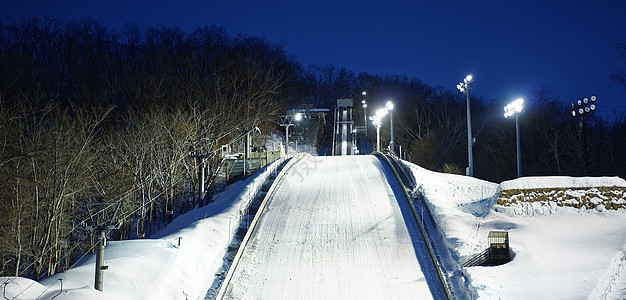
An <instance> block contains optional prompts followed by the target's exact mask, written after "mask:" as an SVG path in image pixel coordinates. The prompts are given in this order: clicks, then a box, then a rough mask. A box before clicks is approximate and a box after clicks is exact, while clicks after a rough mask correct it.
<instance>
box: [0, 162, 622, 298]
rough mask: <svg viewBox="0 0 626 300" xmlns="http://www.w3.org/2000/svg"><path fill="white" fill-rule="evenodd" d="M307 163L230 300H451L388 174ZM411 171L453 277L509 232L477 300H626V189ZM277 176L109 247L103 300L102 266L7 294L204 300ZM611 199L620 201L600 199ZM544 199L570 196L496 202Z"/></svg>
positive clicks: (600, 181)
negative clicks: (248, 213) (266, 185)
mask: <svg viewBox="0 0 626 300" xmlns="http://www.w3.org/2000/svg"><path fill="white" fill-rule="evenodd" d="M305 157H306V158H304V159H300V160H299V161H298V162H296V161H295V160H294V159H292V160H291V161H290V162H289V163H288V166H287V167H286V168H289V166H291V165H292V164H293V167H292V168H291V169H289V170H287V171H286V173H287V174H286V175H285V177H284V178H285V179H284V181H283V182H282V184H281V187H280V188H279V189H278V190H276V194H275V198H274V199H273V200H272V201H271V202H270V203H269V204H268V208H267V211H266V212H265V213H264V217H263V218H261V219H260V220H259V224H258V226H259V227H258V229H257V230H255V231H254V234H251V236H250V237H251V239H250V248H247V249H248V250H246V251H247V252H243V253H242V256H241V261H240V263H241V265H240V267H238V268H237V270H240V268H241V270H245V271H242V273H241V274H238V273H237V272H234V273H233V278H235V279H236V280H234V281H235V282H236V284H235V285H233V286H232V287H230V288H229V289H230V294H229V293H227V296H228V295H230V296H232V297H234V298H239V297H240V296H241V298H259V297H260V298H266V299H267V298H272V299H274V298H284V297H288V298H364V299H375V298H405V297H407V295H409V297H415V298H417V295H420V298H431V297H432V298H441V297H440V295H439V294H437V292H436V293H435V296H431V295H430V293H431V291H433V288H432V286H429V285H428V280H431V279H432V278H431V275H428V274H431V273H432V270H431V269H430V268H429V267H427V266H426V264H425V263H424V262H423V261H422V260H421V259H422V258H421V257H422V255H421V251H423V245H421V244H420V242H419V240H420V239H419V238H420V236H419V230H418V229H416V228H415V226H416V225H415V223H414V219H413V218H410V217H409V216H410V214H408V213H406V212H407V210H408V209H407V207H406V206H407V205H406V203H405V202H402V201H395V199H394V198H396V197H397V196H398V195H399V194H400V193H401V190H400V187H399V186H398V184H397V182H396V181H394V180H395V178H393V176H392V175H391V174H390V171H389V168H388V167H386V166H382V165H381V162H380V161H379V160H378V159H376V158H374V157H372V156H361V157H350V156H348V157H328V158H321V157H312V156H305ZM404 164H405V165H407V166H408V167H409V169H410V171H411V175H412V176H413V177H414V178H415V182H416V186H414V187H413V193H414V194H415V195H418V194H419V195H423V196H424V198H425V199H426V203H427V205H428V206H429V208H430V210H431V211H432V214H433V219H434V221H435V222H436V226H432V227H430V229H432V230H436V231H437V232H436V233H437V234H435V235H431V238H433V239H437V240H439V241H435V243H434V244H435V245H436V246H437V247H438V250H439V252H440V254H441V255H440V256H441V257H442V258H443V259H444V260H447V261H446V262H445V265H446V270H448V272H453V271H454V270H453V267H454V266H456V267H457V268H460V264H461V263H463V262H465V261H466V260H468V259H470V258H471V257H472V256H473V255H475V254H477V253H479V252H481V251H482V250H484V249H485V248H486V247H487V246H488V245H487V234H488V232H489V231H491V230H506V231H508V232H509V237H510V246H511V250H512V253H513V260H512V261H511V262H509V263H507V264H504V265H500V266H496V267H469V268H465V269H464V271H462V272H461V273H462V274H460V275H459V274H457V275H458V276H461V277H462V278H463V280H460V281H462V282H465V283H464V284H465V288H467V289H468V291H469V292H468V294H469V295H471V296H472V297H474V298H479V299H626V209H624V208H618V209H609V206H607V203H611V204H618V205H623V204H625V203H626V199H625V197H626V193H625V192H624V188H625V187H626V181H624V179H622V178H617V177H583V178H573V177H528V178H520V179H515V180H511V181H506V182H503V183H501V184H497V183H491V182H487V181H483V180H479V179H475V178H470V177H467V176H460V175H452V174H443V173H437V172H432V171H429V170H426V169H424V168H421V167H419V166H416V165H413V164H411V163H408V162H404ZM277 165H278V162H277V163H274V164H272V165H271V166H270V167H269V168H268V170H265V171H261V172H258V173H257V174H255V175H254V176H252V177H250V178H248V179H246V180H245V181H242V182H239V183H236V184H233V185H231V186H229V187H228V188H227V190H226V191H225V192H223V193H221V194H219V195H217V196H216V201H215V202H213V203H212V204H210V205H208V206H205V207H202V208H197V209H195V210H192V211H191V212H189V213H187V214H185V215H181V216H179V217H177V218H176V219H175V220H174V222H173V223H172V224H170V225H169V226H168V227H167V228H165V229H164V230H163V231H162V232H160V233H159V234H158V235H156V236H155V237H153V238H151V239H144V240H131V241H120V242H109V243H108V245H107V247H106V250H105V265H107V266H108V267H109V268H108V270H106V271H104V291H103V292H99V291H96V290H94V289H93V279H94V260H95V257H94V256H93V255H89V256H87V257H86V258H85V259H83V260H82V261H81V262H79V263H78V264H77V265H76V266H74V267H73V268H71V269H69V270H68V271H67V272H66V273H60V274H57V275H54V276H52V277H50V278H47V279H44V280H42V281H41V282H34V281H32V280H29V279H25V278H14V277H2V278H0V284H2V285H0V289H3V291H2V292H3V293H5V295H6V297H7V298H9V299H48V300H49V299H52V298H53V297H55V295H57V294H61V296H59V297H57V298H56V299H205V297H206V296H207V290H208V289H209V288H210V287H211V284H212V283H213V281H214V279H215V274H216V273H217V272H219V271H220V269H221V268H222V264H223V261H222V259H223V257H224V255H225V254H226V250H227V248H228V245H229V244H230V242H231V240H232V238H233V236H234V234H235V232H236V230H237V228H238V226H239V223H240V222H241V221H242V219H243V216H244V215H245V210H246V209H247V205H248V204H249V203H250V201H251V199H252V198H254V196H255V195H256V193H257V192H258V191H259V189H260V187H261V186H262V184H263V182H265V180H266V179H267V178H268V177H269V176H270V173H271V172H273V171H274V169H275V168H276V166H277ZM339 178H341V179H339ZM605 187H608V188H610V189H613V190H615V192H614V193H611V194H609V196H607V195H606V194H604V195H603V194H601V193H597V191H599V190H603V189H605ZM537 189H546V190H550V189H555V190H562V191H563V193H562V194H559V195H556V194H555V195H549V197H547V198H546V199H545V200H542V201H536V202H525V201H523V199H524V198H523V197H522V198H520V197H518V196H517V195H516V194H515V193H513V194H511V196H510V197H509V196H507V198H502V199H500V200H499V197H500V195H504V194H505V193H503V191H505V192H506V191H516V190H521V191H524V192H523V193H524V195H526V196H528V195H530V194H529V192H528V191H529V190H537ZM542 192H545V191H542ZM546 193H548V192H546ZM585 195H588V196H589V195H591V196H589V200H588V201H587V202H588V204H586V205H583V206H581V207H580V208H577V207H566V206H561V205H557V203H561V202H562V203H569V204H572V205H574V204H577V201H578V202H580V200H577V199H582V198H583V197H584V196H585ZM499 201H500V202H499ZM499 203H500V204H499ZM578 204H580V203H578ZM587 205H590V206H587ZM589 207H590V208H589ZM622 207H623V206H622ZM439 235H440V236H441V237H442V238H441V239H440V238H439ZM179 237H181V239H180V245H179ZM246 264H252V265H254V267H245V265H246ZM242 266H243V267H242ZM451 266H452V267H451ZM420 270H421V271H423V272H424V273H426V274H427V275H424V274H422V272H420ZM457 270H458V269H457ZM264 273H265V274H268V276H266V277H264V276H259V274H260V275H262V274H264ZM456 273H458V272H456ZM455 276H456V275H455ZM396 277H397V278H396ZM451 277H454V276H451ZM60 279H62V280H63V281H62V284H63V290H62V292H61V290H60V285H61V281H60ZM296 291H300V292H301V293H297V294H296ZM426 294H427V295H426ZM265 296H267V297H265Z"/></svg>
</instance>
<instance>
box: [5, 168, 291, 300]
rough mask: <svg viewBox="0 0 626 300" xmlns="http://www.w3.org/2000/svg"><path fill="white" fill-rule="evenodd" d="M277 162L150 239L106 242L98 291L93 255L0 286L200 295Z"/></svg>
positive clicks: (121, 295) (16, 294) (92, 295)
mask: <svg viewBox="0 0 626 300" xmlns="http://www.w3.org/2000/svg"><path fill="white" fill-rule="evenodd" d="M280 163H281V161H276V162H274V163H272V164H271V165H270V166H268V167H267V168H266V169H263V170H262V171H259V172H257V174H255V175H254V176H251V177H250V178H248V179H246V180H243V181H240V182H237V183H234V184H232V185H230V186H228V187H227V189H226V191H224V192H223V193H220V194H218V195H216V199H215V202H213V203H211V204H210V205H207V206H205V207H201V208H197V209H195V210H192V211H190V212H188V213H186V214H184V215H181V216H178V217H177V218H176V219H174V221H173V222H172V223H171V224H169V225H168V226H167V227H166V228H165V229H164V230H162V231H161V232H159V233H158V234H156V235H155V236H154V237H153V238H150V239H145V240H130V241H111V242H108V244H107V246H106V248H105V252H104V264H105V265H107V266H108V270H106V271H104V284H103V286H104V288H103V292H99V291H97V290H95V289H94V288H93V286H94V273H95V270H94V265H95V255H90V256H88V257H87V258H86V259H85V260H84V261H81V262H80V263H79V264H77V265H76V266H75V267H74V268H72V269H70V270H68V271H67V272H66V273H60V274H56V275H54V276H52V277H50V278H46V279H44V280H42V281H41V282H40V283H38V282H35V281H32V280H29V279H25V278H7V277H0V289H3V288H4V286H2V285H1V284H2V283H7V284H6V296H7V297H8V298H9V299H24V300H32V299H42V300H49V299H52V298H53V297H55V295H57V294H60V295H59V296H58V297H56V298H55V299H75V300H79V299H80V300H82V299H116V300H117V299H138V300H139V299H204V298H205V296H206V293H207V289H208V288H209V287H210V286H211V283H212V282H213V280H214V275H215V272H217V271H218V270H219V268H220V267H221V266H222V258H223V257H224V255H225V253H226V250H227V247H228V245H229V244H230V241H231V239H232V237H233V236H234V234H235V232H236V231H237V228H238V226H239V222H241V220H242V218H243V216H244V215H245V211H246V210H247V207H248V203H249V202H250V201H251V200H252V199H253V198H254V196H255V194H256V193H257V192H258V191H259V190H260V189H261V187H262V185H263V183H264V182H265V181H266V179H267V178H268V177H269V176H270V175H271V173H272V172H275V170H276V168H277V166H278V165H279V164H280ZM289 163H291V161H290V162H289ZM289 163H288V165H289ZM179 238H180V245H179ZM61 279H62V284H63V290H62V292H61ZM0 293H2V291H0Z"/></svg>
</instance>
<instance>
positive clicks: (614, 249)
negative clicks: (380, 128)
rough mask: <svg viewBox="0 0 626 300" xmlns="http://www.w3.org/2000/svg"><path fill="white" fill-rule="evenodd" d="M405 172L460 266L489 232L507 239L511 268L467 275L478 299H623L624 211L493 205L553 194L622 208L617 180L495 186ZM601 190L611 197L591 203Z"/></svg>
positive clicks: (552, 204) (546, 203)
mask: <svg viewBox="0 0 626 300" xmlns="http://www.w3.org/2000/svg"><path fill="white" fill-rule="evenodd" d="M405 164H406V165H408V166H409V167H410V169H411V171H412V172H413V175H414V176H415V179H416V182H417V184H418V185H420V184H421V186H422V188H423V191H424V194H425V197H426V199H427V201H428V202H429V204H430V205H431V208H432V211H433V214H434V215H435V218H436V219H437V222H438V224H439V225H440V228H441V230H442V231H443V234H444V236H445V237H446V242H447V244H448V245H449V246H450V247H451V248H452V250H453V251H455V252H456V254H458V255H459V260H460V263H462V262H464V261H466V260H468V259H469V258H471V257H472V256H473V255H475V254H477V253H479V252H480V251H482V250H484V249H486V248H487V247H488V243H487V234H488V232H489V231H491V230H505V231H508V232H509V237H510V247H511V250H512V251H513V256H514V257H513V260H512V261H511V262H510V263H507V264H505V265H501V266H496V267H470V268H468V269H467V272H468V274H469V275H470V277H471V286H472V287H473V289H474V290H475V292H476V293H477V296H479V298H480V299H587V298H590V299H624V298H625V297H626V266H625V265H626V263H625V259H626V257H625V256H624V255H625V252H626V209H624V208H623V207H622V208H619V209H616V210H606V209H595V206H594V209H587V206H582V207H581V208H575V207H564V206H561V205H558V204H557V201H558V200H559V199H558V197H555V198H553V199H549V198H545V200H543V202H542V201H534V202H533V201H529V202H524V201H519V202H518V201H511V199H507V198H501V197H500V198H499V196H501V195H502V194H503V193H502V192H503V191H507V190H517V191H533V190H538V189H551V188H556V189H558V190H564V194H567V195H576V196H577V197H578V198H579V199H583V198H585V197H589V198H590V199H595V198H597V199H596V200H592V201H590V202H593V201H595V202H597V203H601V201H608V202H610V203H624V197H626V195H624V190H625V188H624V187H626V182H625V181H624V179H621V178H604V177H603V178H572V177H541V178H536V177H530V178H521V179H516V180H512V181H507V182H503V183H502V184H500V185H498V184H494V183H490V182H485V181H482V180H478V179H474V178H469V177H466V176H460V175H452V174H442V173H437V172H432V171H429V170H426V169H423V168H421V167H419V166H416V165H414V164H411V163H408V162H405ZM602 187H613V189H612V191H611V193H614V194H615V195H617V196H615V197H613V198H610V199H602V198H601V197H597V196H593V195H595V192H596V191H597V190H602ZM516 195H517V193H514V194H513V196H512V197H511V198H515V197H516ZM540 198H541V197H540ZM529 199H531V198H529ZM533 199H534V198H533ZM542 199H544V198H542ZM598 199H599V200H598ZM598 201H600V202H598ZM498 203H501V204H498ZM502 204H504V205H502Z"/></svg>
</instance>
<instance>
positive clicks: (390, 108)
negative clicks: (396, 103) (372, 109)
mask: <svg viewBox="0 0 626 300" xmlns="http://www.w3.org/2000/svg"><path fill="white" fill-rule="evenodd" d="M385 108H387V110H393V103H392V102H391V101H387V104H386V105H385Z"/></svg>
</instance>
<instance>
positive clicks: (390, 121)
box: [385, 101, 395, 153]
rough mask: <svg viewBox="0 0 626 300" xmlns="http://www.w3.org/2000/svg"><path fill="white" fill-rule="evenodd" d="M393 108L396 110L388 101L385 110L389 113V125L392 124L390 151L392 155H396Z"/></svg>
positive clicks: (390, 128)
mask: <svg viewBox="0 0 626 300" xmlns="http://www.w3.org/2000/svg"><path fill="white" fill-rule="evenodd" d="M393 108H394V106H393V102H391V101H387V104H386V105H385V110H386V111H387V112H389V123H390V127H389V130H390V132H391V141H390V142H389V149H390V151H391V153H395V151H394V147H395V144H394V142H393Z"/></svg>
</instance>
